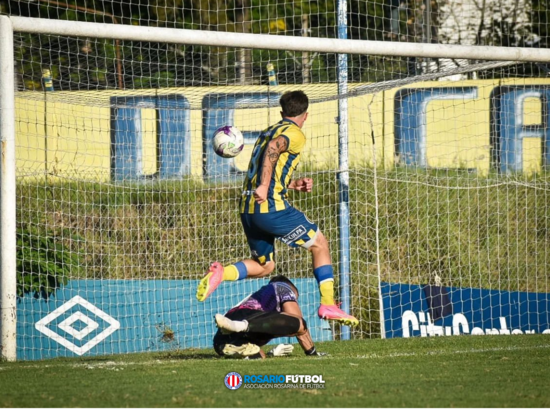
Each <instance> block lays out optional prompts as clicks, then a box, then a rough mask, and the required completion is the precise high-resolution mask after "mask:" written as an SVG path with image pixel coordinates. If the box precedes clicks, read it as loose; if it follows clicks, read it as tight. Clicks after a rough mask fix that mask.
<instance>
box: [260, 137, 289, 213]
mask: <svg viewBox="0 0 550 409" xmlns="http://www.w3.org/2000/svg"><path fill="white" fill-rule="evenodd" d="M287 148H288V139H287V138H286V137H284V136H282V135H281V136H279V137H277V138H275V139H272V140H271V141H269V143H268V144H267V147H266V149H265V154H264V158H263V163H262V170H261V174H260V180H261V181H262V182H261V184H260V186H258V187H257V188H256V190H255V191H254V199H256V202H257V203H258V204H261V203H263V202H265V201H266V200H267V192H268V190H269V184H270V183H271V177H272V176H273V170H274V169H275V166H276V164H277V161H278V160H279V156H281V153H283V152H285V151H286V150H287Z"/></svg>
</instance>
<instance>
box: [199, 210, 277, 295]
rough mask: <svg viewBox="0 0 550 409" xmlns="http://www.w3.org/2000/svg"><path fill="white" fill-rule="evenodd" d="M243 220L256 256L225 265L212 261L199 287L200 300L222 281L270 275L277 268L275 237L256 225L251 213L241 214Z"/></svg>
mask: <svg viewBox="0 0 550 409" xmlns="http://www.w3.org/2000/svg"><path fill="white" fill-rule="evenodd" d="M241 222H242V225H243V229H244V232H245V235H246V237H247V241H248V245H249V247H250V251H251V253H252V255H253V257H254V258H250V259H245V260H241V261H238V262H236V263H233V264H229V265H227V266H225V267H224V266H223V265H222V264H220V263H218V262H215V263H212V264H211V265H210V268H209V270H208V272H207V273H206V275H205V276H204V277H203V279H202V280H201V281H200V282H199V285H198V287H197V299H198V300H199V301H204V300H206V299H207V298H208V296H209V295H210V294H212V293H213V292H214V291H215V290H216V288H218V286H219V285H220V284H221V282H222V281H237V280H244V279H245V278H249V277H253V278H260V277H264V276H266V275H269V274H270V273H271V272H272V271H273V270H274V269H275V262H274V260H273V253H274V249H275V247H274V237H273V236H271V235H269V234H268V233H266V232H263V231H262V230H261V229H259V228H257V227H256V226H254V225H253V223H252V222H251V215H247V214H241Z"/></svg>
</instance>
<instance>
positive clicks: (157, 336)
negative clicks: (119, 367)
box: [17, 278, 332, 360]
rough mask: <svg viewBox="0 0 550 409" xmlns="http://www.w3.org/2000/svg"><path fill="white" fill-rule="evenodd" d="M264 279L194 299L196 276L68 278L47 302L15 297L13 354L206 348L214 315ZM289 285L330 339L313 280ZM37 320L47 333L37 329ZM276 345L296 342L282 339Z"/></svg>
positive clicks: (315, 327)
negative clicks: (166, 334) (168, 334)
mask: <svg viewBox="0 0 550 409" xmlns="http://www.w3.org/2000/svg"><path fill="white" fill-rule="evenodd" d="M267 281H268V280H267V279H258V280H244V281H238V282H230V283H222V284H221V286H220V287H219V288H218V290H217V291H216V292H215V293H214V294H213V295H211V296H210V297H209V298H208V299H207V300H206V301H205V302H204V303H199V302H198V301H197V300H196V298H195V292H196V288H197V284H198V281H197V280H148V281H147V280H136V281H132V280H80V281H71V282H70V283H69V284H68V285H67V286H65V287H63V288H62V289H60V290H58V291H57V293H56V296H55V297H54V298H51V299H49V300H48V301H45V300H42V299H41V300H38V299H34V298H32V297H30V296H27V297H24V298H22V299H20V300H19V304H18V306H17V308H18V315H17V319H18V322H17V358H18V359H23V360H32V359H45V358H54V357H60V356H68V357H70V356H79V355H84V356H89V355H104V354H120V353H130V352H146V351H164V350H174V349H181V348H211V347H212V337H213V335H214V333H215V330H216V328H215V323H214V319H213V317H214V314H216V313H225V312H226V311H227V310H229V309H230V308H231V307H232V306H234V305H236V304H237V303H239V302H240V301H241V300H242V299H243V298H244V297H245V296H246V295H248V294H250V293H252V292H253V291H255V290H257V289H258V288H260V287H261V286H262V285H264V284H265V283H267ZM294 282H295V284H296V286H297V287H298V290H299V291H300V299H299V303H300V306H301V307H302V310H303V313H304V318H305V319H306V321H307V322H308V326H309V328H310V331H311V334H312V337H313V339H314V340H316V341H321V340H330V339H332V332H331V331H330V326H329V325H328V323H327V322H326V321H321V320H320V319H319V318H318V317H317V308H318V306H319V295H318V289H317V282H316V281H315V279H313V278H312V279H298V280H294ZM75 297H77V298H76V299H75ZM71 300H72V302H71ZM37 323H38V328H41V329H42V331H45V332H47V335H46V334H44V333H43V332H41V331H39V330H38V329H37ZM60 325H61V327H60ZM63 327H64V328H65V329H63ZM165 327H169V328H170V329H171V330H172V331H173V332H174V339H173V341H171V342H164V341H163V340H162V330H163V329H164V328H165ZM67 331H68V332H67ZM104 331H106V332H104ZM110 331H112V333H110V334H109V332H110ZM88 332H89V333H88ZM105 334H107V336H106V337H105V338H104V339H102V338H103V336H105ZM53 338H57V339H58V341H56V340H54V339H53ZM277 342H293V343H294V342H296V341H295V339H294V338H293V339H287V338H279V339H278V340H277ZM63 344H65V345H63Z"/></svg>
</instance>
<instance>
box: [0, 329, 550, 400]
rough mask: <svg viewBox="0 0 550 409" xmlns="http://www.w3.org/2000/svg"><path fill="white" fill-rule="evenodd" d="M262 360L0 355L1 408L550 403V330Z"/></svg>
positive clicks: (330, 346) (204, 353)
mask: <svg viewBox="0 0 550 409" xmlns="http://www.w3.org/2000/svg"><path fill="white" fill-rule="evenodd" d="M318 350H320V351H325V352H328V353H329V354H330V356H327V357H306V356H304V355H303V353H302V352H301V351H300V350H299V347H297V348H295V351H294V354H293V355H292V356H290V357H282V358H271V359H266V360H262V361H243V360H234V359H221V358H218V357H217V356H216V355H215V353H214V352H213V350H208V349H206V350H180V351H171V352H163V353H149V354H132V355H117V356H108V357H95V358H76V359H54V360H48V361H30V362H14V363H8V362H3V363H0V407H549V406H550V336H549V335H519V336H464V337H438V338H414V339H413V338H411V339H393V340H380V339H376V340H360V341H359V340H357V341H340V342H327V343H322V344H318ZM233 371H235V372H238V373H239V374H241V375H294V374H305V375H308V374H309V375H320V374H322V375H323V378H324V380H325V382H326V383H325V388H324V389H315V390H308V389H244V388H243V387H241V388H240V389H238V390H235V391H232V390H229V389H227V388H226V387H225V385H224V378H225V375H226V374H227V373H229V372H233Z"/></svg>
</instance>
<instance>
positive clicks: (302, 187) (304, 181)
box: [294, 178, 313, 193]
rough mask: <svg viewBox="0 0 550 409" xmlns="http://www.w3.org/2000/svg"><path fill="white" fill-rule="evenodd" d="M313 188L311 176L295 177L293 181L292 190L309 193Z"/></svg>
mask: <svg viewBox="0 0 550 409" xmlns="http://www.w3.org/2000/svg"><path fill="white" fill-rule="evenodd" d="M312 189H313V179H312V178H301V179H296V181H295V182H294V190H297V191H299V192H306V193H309V192H311V190H312Z"/></svg>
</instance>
